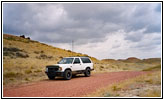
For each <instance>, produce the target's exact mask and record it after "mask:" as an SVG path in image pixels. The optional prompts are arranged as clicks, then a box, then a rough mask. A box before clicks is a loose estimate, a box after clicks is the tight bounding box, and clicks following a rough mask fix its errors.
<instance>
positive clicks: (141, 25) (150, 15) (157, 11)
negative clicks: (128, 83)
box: [3, 3, 161, 48]
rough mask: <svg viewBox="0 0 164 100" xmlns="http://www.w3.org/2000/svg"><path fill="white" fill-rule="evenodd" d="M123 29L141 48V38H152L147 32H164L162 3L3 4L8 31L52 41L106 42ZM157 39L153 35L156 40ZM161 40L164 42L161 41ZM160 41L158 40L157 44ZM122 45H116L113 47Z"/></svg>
mask: <svg viewBox="0 0 164 100" xmlns="http://www.w3.org/2000/svg"><path fill="white" fill-rule="evenodd" d="M119 30H123V32H124V36H123V40H124V41H129V42H132V43H134V44H136V45H134V47H136V48H140V47H139V44H140V41H143V40H145V41H144V42H147V41H148V40H147V39H145V36H146V34H150V35H151V34H159V35H160V33H161V4H160V3H63V4H61V3H4V4H3V31H4V33H10V34H15V35H21V34H25V35H27V36H30V37H31V38H32V39H34V40H38V41H41V42H45V43H49V44H53V43H70V41H72V40H74V41H76V44H78V45H85V44H88V43H99V42H100V43H103V42H105V41H107V40H108V39H109V38H110V35H113V34H115V33H116V32H118V31H119ZM159 35H158V36H159ZM151 36H154V35H151ZM108 37H109V38H108ZM149 38H150V37H149ZM151 38H152V37H151ZM158 39H159V38H158ZM155 41H156V40H154V38H153V41H152V42H155ZM137 43H139V44H137ZM143 44H144V43H143ZM153 44H154V43H152V44H149V45H147V47H151V46H152V45H153ZM157 44H158V45H160V42H158V43H157ZM157 44H156V43H155V44H154V46H156V45H157ZM150 45H151V46H150ZM141 46H142V45H141ZM111 47H112V46H111ZM118 47H119V46H118V45H116V46H113V48H118Z"/></svg>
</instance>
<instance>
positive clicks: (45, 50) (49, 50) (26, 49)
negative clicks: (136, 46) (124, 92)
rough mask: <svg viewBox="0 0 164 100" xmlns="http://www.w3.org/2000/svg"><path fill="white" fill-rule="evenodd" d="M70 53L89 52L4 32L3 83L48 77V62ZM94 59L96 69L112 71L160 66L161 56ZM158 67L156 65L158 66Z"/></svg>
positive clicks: (71, 54) (75, 54)
mask: <svg viewBox="0 0 164 100" xmlns="http://www.w3.org/2000/svg"><path fill="white" fill-rule="evenodd" d="M68 56H88V55H86V54H81V53H76V52H73V53H72V52H71V51H70V50H64V49H60V48H56V47H53V46H50V45H47V44H44V43H40V42H38V41H33V40H29V39H25V38H22V37H19V36H13V35H9V34H4V35H3V84H4V85H10V84H12V85H13V84H18V83H24V82H31V81H38V80H43V79H47V76H46V75H45V73H44V71H45V66H46V65H51V64H55V63H57V62H58V61H59V60H60V59H61V58H63V57H68ZM89 57H90V56H89ZM90 58H91V59H92V61H93V62H94V69H95V70H94V71H93V73H99V72H111V71H131V70H137V71H142V70H151V69H153V67H154V66H157V65H158V67H161V66H160V62H161V60H160V58H151V59H144V60H140V59H138V58H134V57H133V58H128V59H125V60H114V59H104V60H101V61H100V60H97V59H96V58H94V57H90ZM156 69H157V68H156Z"/></svg>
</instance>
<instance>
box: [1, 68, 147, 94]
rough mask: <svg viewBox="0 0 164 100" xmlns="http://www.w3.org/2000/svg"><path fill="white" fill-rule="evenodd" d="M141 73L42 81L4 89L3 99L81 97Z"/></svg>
mask: <svg viewBox="0 0 164 100" xmlns="http://www.w3.org/2000/svg"><path fill="white" fill-rule="evenodd" d="M146 73H148V72H143V71H123V72H108V73H100V74H93V75H92V76H91V77H83V76H79V77H75V78H72V79H71V80H69V81H67V80H63V79H60V78H59V79H56V80H48V79H46V80H43V81H41V82H37V83H32V84H25V85H20V86H17V87H14V88H6V87H5V88H4V89H3V96H4V97H81V96H84V95H87V94H89V93H92V92H94V91H96V90H97V89H100V88H103V87H105V86H108V85H109V84H112V83H116V82H120V81H123V80H127V79H131V78H134V77H136V76H139V75H142V74H146Z"/></svg>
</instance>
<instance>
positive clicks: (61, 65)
mask: <svg viewBox="0 0 164 100" xmlns="http://www.w3.org/2000/svg"><path fill="white" fill-rule="evenodd" d="M71 65H72V64H54V66H59V67H66V66H67V67H68V66H71Z"/></svg>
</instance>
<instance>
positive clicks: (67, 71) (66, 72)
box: [64, 70, 72, 80]
mask: <svg viewBox="0 0 164 100" xmlns="http://www.w3.org/2000/svg"><path fill="white" fill-rule="evenodd" d="M71 78H72V72H71V70H66V71H65V72H64V79H66V80H70V79H71Z"/></svg>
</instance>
